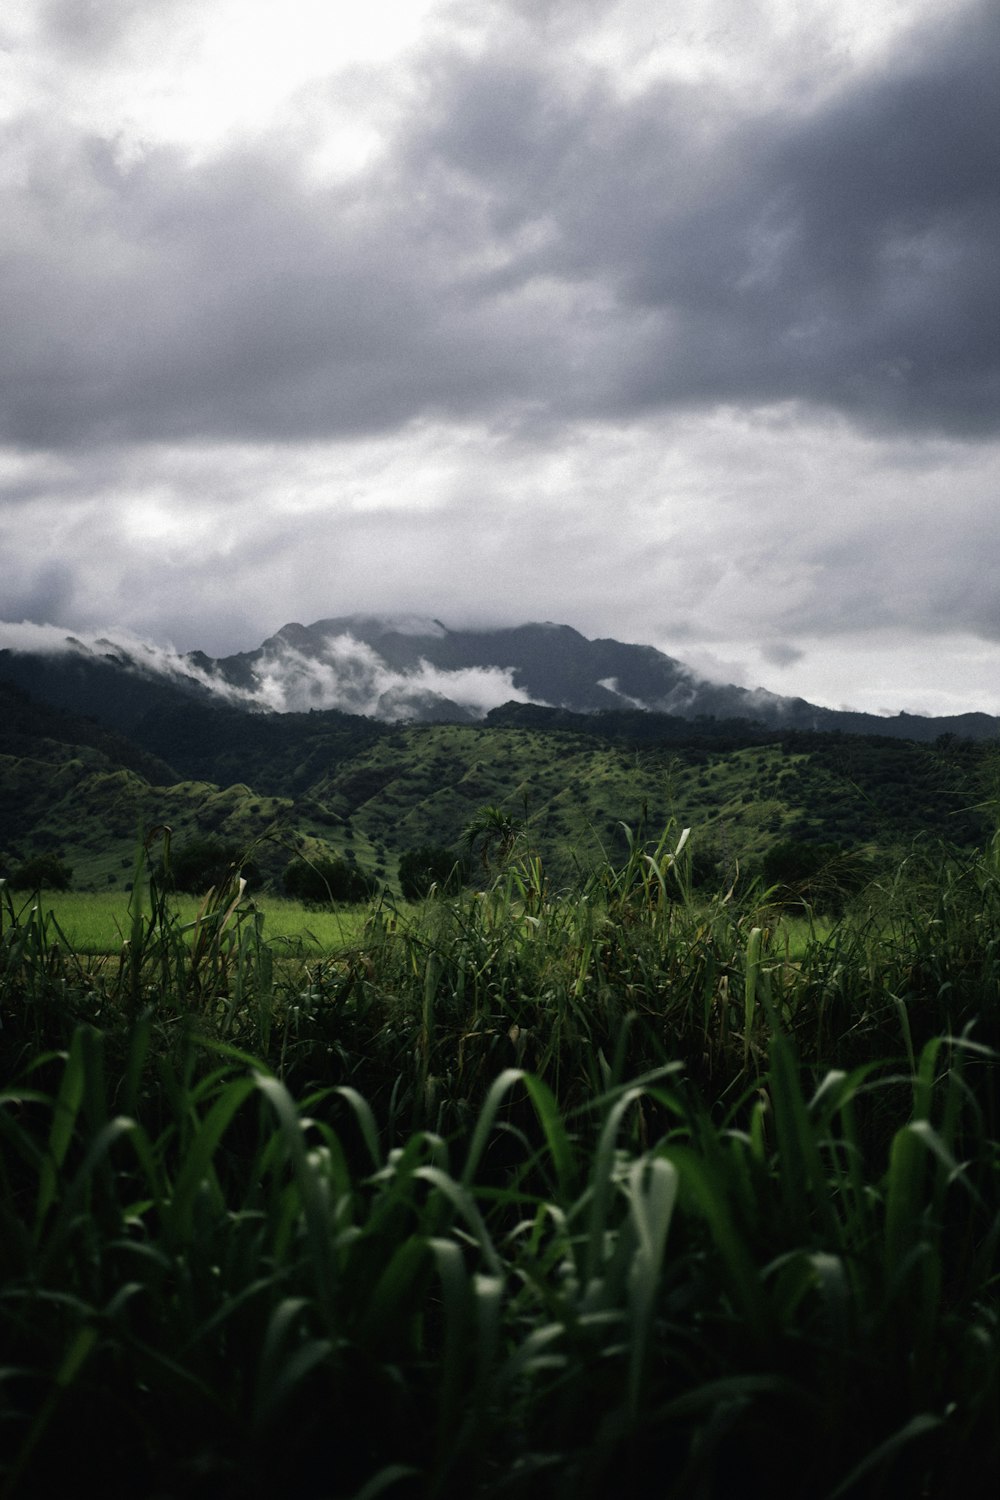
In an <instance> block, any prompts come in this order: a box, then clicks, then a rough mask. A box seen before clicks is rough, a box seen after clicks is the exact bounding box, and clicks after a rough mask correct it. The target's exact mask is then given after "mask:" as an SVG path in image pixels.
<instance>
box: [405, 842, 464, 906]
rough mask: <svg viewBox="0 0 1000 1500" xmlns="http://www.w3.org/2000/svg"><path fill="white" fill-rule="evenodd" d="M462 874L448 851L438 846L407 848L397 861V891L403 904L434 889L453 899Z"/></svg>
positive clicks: (459, 865) (460, 864)
mask: <svg viewBox="0 0 1000 1500" xmlns="http://www.w3.org/2000/svg"><path fill="white" fill-rule="evenodd" d="M464 874H465V871H464V869H463V867H462V863H461V861H460V860H459V859H458V858H457V857H456V856H455V855H454V854H453V853H452V851H451V850H450V849H445V848H444V847H443V846H442V845H440V844H422V845H421V846H420V848H419V849H407V851H406V853H405V854H403V855H401V857H400V861H399V889H400V892H401V894H402V895H403V897H404V899H405V900H407V901H420V900H422V899H423V897H424V896H426V895H428V894H429V893H430V889H431V887H432V886H436V887H437V889H438V890H439V891H441V892H442V893H443V894H445V895H449V896H454V895H457V893H458V892H459V891H460V890H461V888H462V882H463V879H464Z"/></svg>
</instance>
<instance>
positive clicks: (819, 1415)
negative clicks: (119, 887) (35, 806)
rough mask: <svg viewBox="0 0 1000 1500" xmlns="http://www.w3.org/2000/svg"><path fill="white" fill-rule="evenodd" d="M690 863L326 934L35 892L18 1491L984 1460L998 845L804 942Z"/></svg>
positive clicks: (538, 872) (6, 1491) (686, 1482)
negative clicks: (273, 932) (83, 937)
mask: <svg viewBox="0 0 1000 1500" xmlns="http://www.w3.org/2000/svg"><path fill="white" fill-rule="evenodd" d="M684 856H685V850H684V847H683V845H682V844H681V842H680V840H679V839H678V838H676V837H674V836H673V835H671V836H670V837H668V838H665V839H664V840H663V841H661V842H660V843H659V844H658V845H654V846H647V847H642V846H640V845H638V844H637V843H636V841H633V842H632V844H631V846H630V849H629V853H628V857H627V860H626V862H625V863H624V864H623V865H622V866H620V867H611V866H608V867H606V868H604V869H603V870H598V871H597V872H595V873H594V874H593V875H592V876H591V877H590V878H589V879H588V880H587V881H585V882H583V883H582V884H581V886H580V887H579V888H578V889H575V890H572V891H569V892H561V893H553V892H551V891H550V890H549V889H548V888H547V885H546V879H545V873H544V870H543V869H542V867H541V866H540V865H539V863H538V862H537V861H536V860H532V859H530V858H529V859H524V860H522V861H520V862H518V863H515V864H513V865H511V866H510V867H508V868H507V869H506V870H504V871H503V872H502V873H501V875H500V876H499V878H498V879H497V881H496V883H495V884H494V886H493V887H492V888H491V889H490V890H489V891H487V892H486V893H485V894H483V895H476V896H465V897H463V898H461V899H451V900H443V901H431V902H428V903H427V904H426V906H425V907H424V908H423V909H421V910H420V911H419V912H410V913H403V912H394V911H392V910H390V909H388V908H386V907H384V906H383V907H375V908H373V909H372V910H371V912H370V913H369V914H368V918H367V926H366V929H365V931H364V932H363V934H362V935H361V938H360V939H359V941H358V942H357V943H356V944H355V946H354V947H352V948H351V949H350V950H349V951H347V952H346V953H342V954H338V955H335V956H331V957H329V958H324V959H310V958H303V957H301V956H296V957H295V958H294V960H290V959H288V958H286V956H284V955H283V954H282V952H281V950H280V947H278V948H275V947H274V946H273V945H271V944H269V942H268V938H267V934H266V926H264V927H262V926H261V924H260V923H259V922H258V920H257V914H256V913H254V912H253V911H252V910H248V911H247V912H246V915H244V908H243V903H242V902H241V901H240V900H239V899H238V897H239V892H238V888H237V887H236V886H230V887H227V888H223V889H221V890H219V891H217V892H214V893H212V894H211V895H210V897H209V898H208V899H207V900H206V902H205V905H204V908H203V911H202V912H201V914H200V915H199V916H198V918H197V925H196V926H194V927H193V928H191V927H189V930H187V931H184V930H183V924H180V923H179V922H178V921H177V920H176V918H175V916H173V915H172V914H171V913H170V912H169V911H168V909H167V908H166V906H165V905H164V904H163V902H162V898H161V897H160V896H159V894H158V892H157V889H156V885H155V880H154V881H153V882H152V884H149V883H148V882H147V878H146V874H145V864H144V858H145V856H144V855H143V856H142V858H141V859H140V860H139V862H138V868H137V877H138V878H137V881H136V892H137V894H136V895H135V898H134V901H133V907H132V913H131V926H130V931H129V933H128V939H127V942H126V943H125V944H123V949H122V952H121V955H120V957H119V958H117V959H116V960H115V961H114V962H113V963H109V964H107V965H105V966H104V967H103V968H102V969H99V970H97V971H94V970H89V969H88V968H87V966H86V965H85V964H81V962H80V961H79V960H78V959H77V958H76V957H75V956H74V954H73V952H72V950H71V949H70V948H69V947H68V946H67V945H66V943H65V941H64V938H63V935H62V933H61V932H60V930H59V928H58V926H57V925H56V924H55V922H54V920H53V919H51V918H50V917H46V916H45V915H44V913H43V912H42V911H40V910H35V909H32V908H29V909H20V910H19V909H16V908H15V907H14V906H13V905H12V903H11V902H10V900H9V899H4V901H3V910H2V928H0V1006H2V1009H0V1018H2V1021H3V1029H2V1031H0V1049H2V1056H3V1061H4V1067H5V1083H4V1087H3V1089H2V1091H0V1136H2V1140H0V1148H2V1149H0V1249H2V1273H3V1274H2V1281H0V1347H2V1351H3V1353H2V1357H0V1382H2V1385H3V1393H2V1394H3V1400H2V1403H0V1413H2V1415H0V1474H2V1476H3V1488H2V1489H0V1494H3V1495H7V1496H14V1495H22V1494H50V1493H56V1492H59V1491H61V1490H64V1489H66V1487H67V1486H69V1485H73V1486H74V1487H79V1485H80V1484H81V1481H82V1480H83V1479H84V1478H85V1479H86V1481H87V1484H88V1485H89V1486H90V1487H93V1486H95V1485H99V1486H102V1487H103V1488H104V1490H105V1492H106V1493H111V1494H119V1493H128V1494H129V1495H137V1496H149V1497H153V1496H164V1495H202V1494H204V1495H206V1496H208V1495H212V1496H213V1497H228V1496H236V1495H241V1496H246V1495H250V1496H255V1495H261V1496H264V1495H269V1494H271V1493H272V1492H273V1491H274V1490H275V1489H276V1488H277V1489H279V1490H280V1492H282V1493H287V1494H295V1495H304V1496H317V1497H319V1496H336V1497H341V1496H342V1497H345V1500H346V1497H355V1496H358V1497H361V1496H374V1495H376V1494H383V1493H384V1494H387V1495H391V1496H399V1497H406V1496H462V1497H466V1496H471V1497H476V1496H481V1497H493V1496H497V1497H499V1496H504V1495H509V1496H514V1497H531V1500H534V1497H539V1500H540V1497H543V1496H544V1497H550V1496H552V1497H561V1496H566V1497H573V1500H576V1497H578V1496H593V1497H604V1496H611V1495H619V1494H621V1493H623V1492H626V1491H627V1490H628V1489H630V1488H637V1487H639V1486H640V1485H642V1486H643V1489H644V1490H645V1489H647V1488H648V1487H649V1483H650V1476H651V1475H655V1476H656V1485H657V1488H658V1489H659V1491H660V1492H662V1493H663V1494H666V1495H669V1496H676V1497H678V1500H679V1497H682V1496H683V1497H689V1496H691V1497H701V1496H706V1497H707V1496H714V1495H720V1496H721V1495H724V1494H728V1493H730V1492H732V1491H734V1490H737V1489H738V1490H739V1492H740V1493H741V1494H743V1495H765V1494H767V1495H769V1496H771V1495H782V1496H794V1497H802V1500H806V1497H809V1500H813V1497H827V1500H839V1497H841V1496H872V1497H874V1496H894V1495H897V1494H907V1495H914V1496H933V1497H935V1500H936V1497H938V1496H941V1497H952V1496H954V1497H956V1500H957V1497H959V1496H980V1495H982V1496H985V1495H988V1494H989V1495H991V1494H993V1493H994V1492H995V1488H996V1485H997V1483H998V1481H1000V1442H998V1435H997V1428H996V1422H995V1413H996V1410H997V1406H998V1402H1000V1390H998V1388H997V1387H998V1376H997V1371H998V1354H1000V1349H998V1327H997V1317H998V1314H997V1285H998V1282H997V1273H998V1237H1000V1210H998V1205H997V1198H996V1182H997V1171H998V1166H1000V1153H998V1145H997V1140H998V1131H997V1121H996V1081H997V1077H998V1073H997V1062H998V1058H997V1052H996V1049H995V1047H994V1046H993V1045H992V1044H993V1042H994V1041H995V1027H996V1018H997V1006H998V993H997V970H996V962H995V953H996V950H995V941H996V939H995V936H994V934H995V933H996V932H997V931H998V930H1000V928H998V926H997V917H998V916H1000V912H998V910H997V907H998V882H997V875H996V849H995V848H994V847H991V848H990V849H989V850H988V851H987V852H986V853H985V854H984V856H983V857H982V858H981V859H980V860H978V861H971V860H964V861H962V862H960V863H956V862H954V861H948V860H944V861H942V863H941V865H940V868H939V870H938V874H937V878H936V879H932V878H931V877H930V875H929V874H928V872H927V869H926V866H925V867H924V868H923V869H922V870H921V871H920V873H919V878H915V876H914V875H913V872H910V871H908V870H905V869H904V870H903V871H902V872H901V873H900V875H899V877H898V878H897V879H896V880H895V881H894V882H891V883H888V884H886V885H884V886H882V887H880V888H878V889H877V890H874V891H872V892H871V893H869V895H868V897H867V898H866V904H865V905H864V906H862V907H861V908H860V909H858V910H856V911H854V912H853V913H851V914H849V916H847V917H845V918H844V919H843V920H842V921H840V922H838V923H836V924H834V925H833V927H832V929H829V930H823V931H818V932H817V933H816V934H815V937H814V938H811V939H809V940H807V941H805V942H804V943H802V942H800V943H799V946H798V948H797V949H796V951H795V953H794V955H793V954H792V952H791V950H790V948H789V947H788V946H787V945H786V944H785V943H784V942H783V939H782V930H781V924H780V919H779V918H778V916H777V915H776V914H775V913H774V912H773V911H772V910H771V909H770V908H769V906H768V904H767V893H764V892H760V891H759V890H752V891H750V892H748V893H746V894H745V895H741V894H740V892H739V891H738V890H731V891H725V892H720V893H719V895H718V896H717V897H716V898H715V899H714V900H707V901H706V900H700V899H699V900H698V901H695V900H694V899H693V897H692V893H691V890H690V886H689V884H688V882H687V881H686V872H685V868H684ZM123 1476H126V1478H125V1481H124V1488H123Z"/></svg>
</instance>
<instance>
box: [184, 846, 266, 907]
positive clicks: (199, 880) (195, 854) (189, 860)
mask: <svg viewBox="0 0 1000 1500" xmlns="http://www.w3.org/2000/svg"><path fill="white" fill-rule="evenodd" d="M235 869H239V870H240V873H241V874H243V875H245V876H246V878H247V879H248V880H254V879H256V876H257V867H256V866H255V865H254V864H253V863H252V862H251V861H250V860H247V859H245V858H244V851H243V850H242V849H241V847H240V845H239V844H232V843H225V842H224V841H223V840H222V839H213V838H196V839H189V840H188V841H187V843H185V844H182V845H181V846H180V847H179V848H178V849H177V850H176V851H174V852H173V853H172V854H171V856H170V866H169V870H168V872H167V878H168V881H169V883H170V885H171V886H172V887H173V889H174V890H175V891H189V892H191V893H193V894H194V895H196V896H200V895H201V894H203V892H205V891H207V890H209V889H210V887H212V886H218V885H223V884H224V883H225V882H226V881H227V880H228V879H229V877H230V875H231V874H232V873H233V871H234V870H235Z"/></svg>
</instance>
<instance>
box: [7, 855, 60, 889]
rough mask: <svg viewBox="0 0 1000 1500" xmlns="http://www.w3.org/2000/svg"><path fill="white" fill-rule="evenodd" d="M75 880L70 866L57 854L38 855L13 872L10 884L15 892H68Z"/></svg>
mask: <svg viewBox="0 0 1000 1500" xmlns="http://www.w3.org/2000/svg"><path fill="white" fill-rule="evenodd" d="M72 879H73V871H72V870H71V869H70V867H69V865H66V864H63V862H62V860H61V859H59V857H58V856H57V855H55V854H36V855H35V856H34V858H33V859H27V860H25V862H24V864H23V865H18V867H17V869H16V870H14V871H12V873H11V875H10V878H9V884H10V887H11V889H12V890H15V891H40V890H41V889H42V888H43V887H45V888H46V889H47V890H50V891H68V890H69V888H70V884H71V882H72Z"/></svg>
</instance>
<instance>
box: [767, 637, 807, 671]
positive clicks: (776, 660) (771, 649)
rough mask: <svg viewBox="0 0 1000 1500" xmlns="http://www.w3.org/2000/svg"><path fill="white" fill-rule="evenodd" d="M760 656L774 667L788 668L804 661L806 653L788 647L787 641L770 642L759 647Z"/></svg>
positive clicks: (790, 646) (794, 647)
mask: <svg viewBox="0 0 1000 1500" xmlns="http://www.w3.org/2000/svg"><path fill="white" fill-rule="evenodd" d="M760 654H761V656H762V657H763V658H764V660H765V661H768V662H770V663H771V664H772V665H773V666H775V667H790V666H792V665H793V664H794V663H795V662H799V661H802V660H804V658H805V654H806V653H805V652H804V651H800V650H799V648H798V646H792V645H790V644H789V642H788V641H770V642H768V643H766V644H765V645H763V646H761V648H760Z"/></svg>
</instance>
